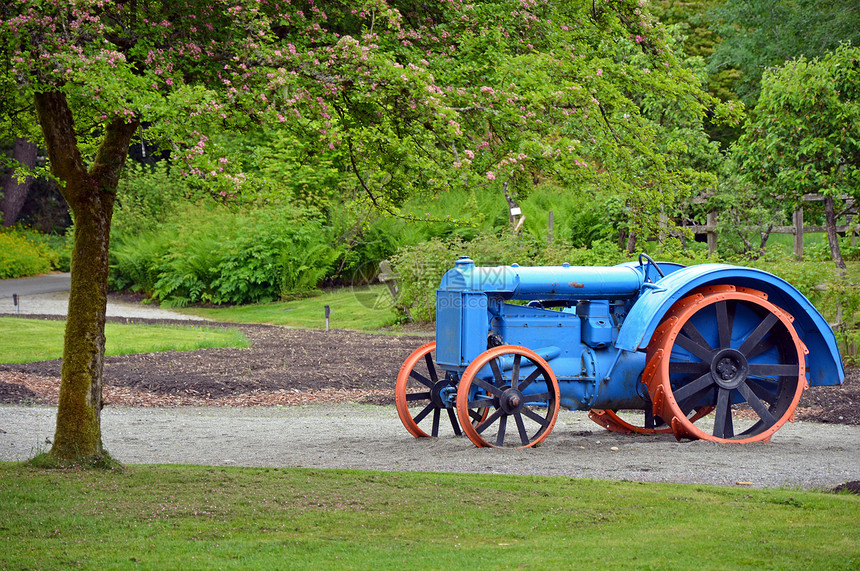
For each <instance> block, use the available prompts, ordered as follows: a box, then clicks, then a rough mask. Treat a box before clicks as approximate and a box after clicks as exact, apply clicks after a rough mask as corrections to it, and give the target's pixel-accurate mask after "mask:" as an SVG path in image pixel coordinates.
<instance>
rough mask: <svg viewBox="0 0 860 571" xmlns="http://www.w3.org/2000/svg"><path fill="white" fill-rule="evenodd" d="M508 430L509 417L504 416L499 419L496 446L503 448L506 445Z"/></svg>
mask: <svg viewBox="0 0 860 571" xmlns="http://www.w3.org/2000/svg"><path fill="white" fill-rule="evenodd" d="M507 430H508V415H506V414H503V415H502V418H501V419H499V432H498V434H496V446H498V447H499V448H501V447H502V446H504V445H505V432H507Z"/></svg>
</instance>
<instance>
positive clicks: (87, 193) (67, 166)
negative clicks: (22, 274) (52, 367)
mask: <svg viewBox="0 0 860 571" xmlns="http://www.w3.org/2000/svg"><path fill="white" fill-rule="evenodd" d="M35 103H36V111H37V114H38V117H39V123H40V125H41V127H42V132H43V134H44V137H45V144H46V147H47V151H48V157H49V159H50V162H51V172H52V173H53V174H54V175H55V176H56V177H57V178H58V179H60V181H62V182H61V185H60V186H61V193H62V194H63V197H64V198H65V199H66V202H68V203H69V208H70V209H71V211H72V215H73V216H74V220H75V236H74V250H73V251H72V280H71V291H70V292H69V313H68V318H67V322H66V336H65V342H64V346H63V368H62V382H61V384H60V397H59V406H58V409H57V429H56V433H55V435H54V443H53V446H52V447H51V451H50V454H51V455H52V456H55V457H58V458H62V459H68V460H83V459H89V458H94V457H98V456H101V455H102V454H103V453H104V450H103V446H102V439H101V409H102V372H103V367H104V353H105V333H104V331H105V312H106V308H107V279H108V272H109V258H108V251H109V247H110V226H111V218H112V216H113V206H114V200H115V198H116V193H115V190H116V185H117V182H118V180H119V175H120V172H121V171H122V167H123V165H124V164H125V160H126V156H127V154H128V146H129V143H130V142H131V137H132V136H133V135H134V132H135V131H136V130H137V122H130V123H129V122H126V121H125V120H122V119H118V118H117V119H114V120H113V121H111V122H110V123H109V124H108V125H107V127H106V129H105V135H104V139H103V140H102V144H101V145H100V147H99V149H98V151H97V153H96V156H95V158H94V160H93V162H92V164H91V165H90V167H89V168H86V167H85V166H84V161H83V158H82V157H81V153H80V151H79V149H78V144H77V137H76V136H75V129H74V120H73V117H72V113H71V110H70V109H69V106H68V104H67V102H66V97H65V95H64V94H63V93H60V92H50V93H38V94H36V96H35Z"/></svg>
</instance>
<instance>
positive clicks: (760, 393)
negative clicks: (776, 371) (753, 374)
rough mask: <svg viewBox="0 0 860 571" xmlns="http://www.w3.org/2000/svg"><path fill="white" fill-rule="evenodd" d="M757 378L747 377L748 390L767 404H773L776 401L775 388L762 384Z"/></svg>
mask: <svg viewBox="0 0 860 571" xmlns="http://www.w3.org/2000/svg"><path fill="white" fill-rule="evenodd" d="M759 383H760V380H759V379H747V385H748V386H749V388H750V390H751V391H752V392H753V393H755V396H757V397H758V398H760V399H761V400H763V401H764V402H766V403H768V404H771V405H772V404H773V403H775V402H776V398H777V393H776V390H771V389H769V388H768V387H764V386H762V385H761V384H759Z"/></svg>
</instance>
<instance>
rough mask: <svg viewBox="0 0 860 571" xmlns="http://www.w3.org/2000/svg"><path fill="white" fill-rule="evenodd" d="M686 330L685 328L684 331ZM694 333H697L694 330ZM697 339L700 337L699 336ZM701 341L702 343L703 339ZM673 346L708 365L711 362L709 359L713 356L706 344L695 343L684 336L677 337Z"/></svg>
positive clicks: (711, 350)
mask: <svg viewBox="0 0 860 571" xmlns="http://www.w3.org/2000/svg"><path fill="white" fill-rule="evenodd" d="M694 329H695V328H694ZM686 330H687V328H686V326H685V327H684V331H686ZM696 332H697V333H698V329H696ZM699 337H701V335H699ZM702 341H704V339H702ZM675 344H676V345H678V346H680V347H682V348H684V349H686V350H687V351H689V352H690V353H692V354H693V355H695V356H696V357H698V358H699V359H701V360H702V361H705V362H708V363H710V362H711V357H712V356H713V353H714V351H713V349H711V348H710V346H709V345H708V344H707V343H704V344H702V343H697V342H696V341H694V340H693V339H691V338H689V337H686V336H684V335H678V337H677V338H676V339H675Z"/></svg>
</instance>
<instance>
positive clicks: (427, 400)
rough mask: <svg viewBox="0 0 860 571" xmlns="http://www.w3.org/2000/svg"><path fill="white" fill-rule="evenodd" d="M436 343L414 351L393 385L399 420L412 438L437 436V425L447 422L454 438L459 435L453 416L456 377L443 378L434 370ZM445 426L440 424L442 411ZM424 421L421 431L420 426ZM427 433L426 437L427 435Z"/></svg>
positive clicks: (446, 376)
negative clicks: (444, 414) (445, 417)
mask: <svg viewBox="0 0 860 571" xmlns="http://www.w3.org/2000/svg"><path fill="white" fill-rule="evenodd" d="M435 350H436V343H435V342H433V343H427V344H426V345H422V346H421V347H419V348H418V349H416V350H415V351H414V352H413V353H412V354H411V355H409V357H408V358H407V359H406V361H404V362H403V366H402V367H400V373H399V374H398V375H397V384H396V385H395V386H394V402H395V404H396V405H397V414H398V415H399V416H400V421H401V422H402V423H403V426H405V427H406V430H408V431H409V434H411V435H412V436H415V437H416V438H418V437H424V436H433V437H438V436H439V431H440V425H443V424H448V423H450V425H451V428H452V429H453V431H454V434H455V435H456V436H460V435H461V434H462V431H461V430H460V424H459V423H458V422H457V416H456V414H455V413H454V405H455V397H456V394H457V377H456V376H453V375H451V374H446V375H445V376H444V377H443V378H442V379H440V378H439V373H438V371H437V370H436V365H435V363H434V360H433V352H434V351H435ZM443 410H444V411H445V413H446V416H447V417H448V423H443V422H442V420H441V419H442V411H443ZM422 422H423V426H424V428H423V429H422V428H421V427H420V426H419V424H421V423H422ZM427 430H429V431H430V432H429V434H428V433H427V432H426V431H427Z"/></svg>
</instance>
